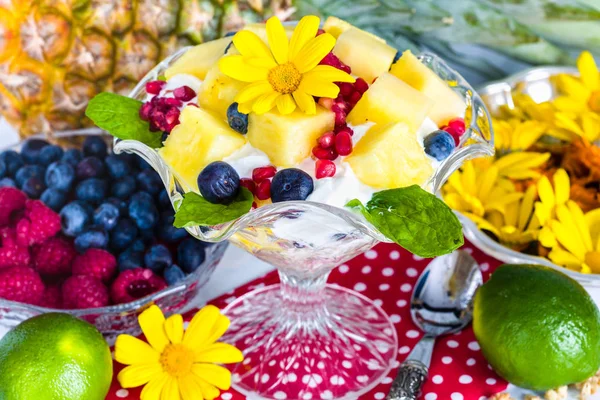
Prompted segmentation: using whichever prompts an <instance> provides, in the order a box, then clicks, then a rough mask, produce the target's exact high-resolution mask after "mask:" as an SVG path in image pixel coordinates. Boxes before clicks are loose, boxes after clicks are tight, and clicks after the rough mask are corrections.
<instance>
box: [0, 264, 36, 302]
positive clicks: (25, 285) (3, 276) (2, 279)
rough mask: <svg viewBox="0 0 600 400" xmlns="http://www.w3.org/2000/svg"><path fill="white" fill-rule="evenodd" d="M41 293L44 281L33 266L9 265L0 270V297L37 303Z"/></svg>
mask: <svg viewBox="0 0 600 400" xmlns="http://www.w3.org/2000/svg"><path fill="white" fill-rule="evenodd" d="M43 295H44V283H43V282H42V278H40V276H39V275H38V273H37V272H35V271H34V270H33V268H29V267H11V268H5V269H1V270H0V298H3V299H6V300H12V301H19V302H22V303H27V304H36V305H37V304H40V302H41V300H42V296H43Z"/></svg>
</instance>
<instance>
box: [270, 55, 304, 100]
mask: <svg viewBox="0 0 600 400" xmlns="http://www.w3.org/2000/svg"><path fill="white" fill-rule="evenodd" d="M268 79H269V83H270V84H271V86H272V87H273V90H275V91H276V92H279V93H282V94H290V93H293V92H294V91H295V90H296V89H298V86H299V85H300V81H301V80H302V74H301V73H300V71H298V69H297V68H296V66H295V65H294V64H292V63H285V64H281V65H278V66H276V67H275V68H272V69H271V70H270V71H269V77H268Z"/></svg>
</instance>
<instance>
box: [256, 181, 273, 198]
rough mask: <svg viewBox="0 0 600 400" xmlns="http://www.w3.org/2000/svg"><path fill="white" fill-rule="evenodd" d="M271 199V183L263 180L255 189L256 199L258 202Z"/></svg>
mask: <svg viewBox="0 0 600 400" xmlns="http://www.w3.org/2000/svg"><path fill="white" fill-rule="evenodd" d="M270 197H271V181H270V180H268V179H265V180H264V181H262V182H261V183H259V184H258V186H257V188H256V198H257V199H259V200H267V199H268V198H270Z"/></svg>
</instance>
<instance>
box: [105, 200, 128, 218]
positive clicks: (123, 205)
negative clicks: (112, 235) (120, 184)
mask: <svg viewBox="0 0 600 400" xmlns="http://www.w3.org/2000/svg"><path fill="white" fill-rule="evenodd" d="M106 203H109V204H112V205H113V206H115V207H117V209H118V210H119V215H120V216H121V217H124V216H126V215H127V212H128V210H127V209H128V207H129V206H128V205H127V202H126V201H124V200H121V199H117V198H116V197H109V198H108V199H106Z"/></svg>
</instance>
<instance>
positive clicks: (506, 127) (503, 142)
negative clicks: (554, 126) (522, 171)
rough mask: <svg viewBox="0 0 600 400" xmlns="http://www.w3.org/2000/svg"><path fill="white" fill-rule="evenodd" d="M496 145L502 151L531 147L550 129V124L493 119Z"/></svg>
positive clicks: (512, 119)
mask: <svg viewBox="0 0 600 400" xmlns="http://www.w3.org/2000/svg"><path fill="white" fill-rule="evenodd" d="M493 125H494V134H495V135H494V145H495V147H496V150H498V151H499V152H501V153H508V152H514V151H523V150H527V149H529V148H530V147H531V146H533V145H534V144H535V142H537V141H538V139H539V138H540V137H541V136H542V135H543V134H544V133H545V132H546V131H547V130H548V126H547V125H546V124H545V123H543V122H540V121H535V120H529V121H521V120H519V119H516V118H511V119H509V120H505V121H503V120H499V119H495V118H494V119H493Z"/></svg>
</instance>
